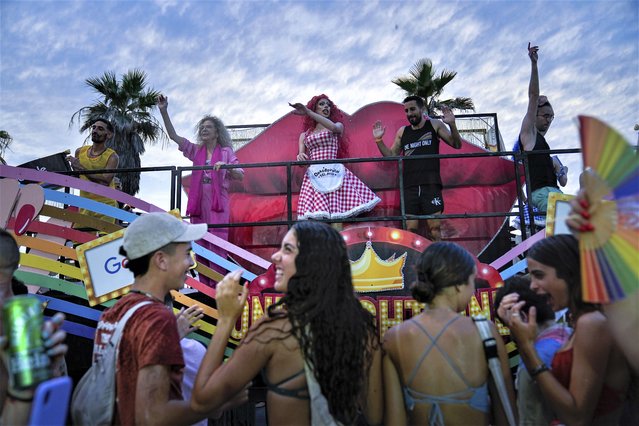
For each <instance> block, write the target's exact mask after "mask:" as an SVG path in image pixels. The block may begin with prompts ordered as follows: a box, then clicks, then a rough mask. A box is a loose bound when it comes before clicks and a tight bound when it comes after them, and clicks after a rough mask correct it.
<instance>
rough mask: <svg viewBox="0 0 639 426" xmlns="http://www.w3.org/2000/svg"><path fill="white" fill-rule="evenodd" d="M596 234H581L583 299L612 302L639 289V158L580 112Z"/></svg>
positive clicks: (584, 179)
mask: <svg viewBox="0 0 639 426" xmlns="http://www.w3.org/2000/svg"><path fill="white" fill-rule="evenodd" d="M579 123H580V134H581V149H582V153H583V159H584V167H585V168H586V170H585V171H584V173H583V175H582V181H581V185H582V187H583V188H584V189H585V191H586V195H587V197H588V200H589V201H590V209H589V213H590V215H591V219H590V221H591V223H592V224H593V225H594V227H595V230H594V231H593V232H583V233H581V234H580V235H579V251H580V257H581V277H582V292H583V299H584V301H587V302H592V303H611V302H615V301H617V300H620V299H623V298H624V297H625V296H626V295H628V294H630V293H633V292H635V291H637V289H638V288H639V157H638V156H637V153H636V152H635V151H634V150H633V149H632V147H631V146H630V144H629V143H628V142H626V141H625V140H624V139H623V137H622V136H621V135H620V134H619V133H617V132H616V131H615V130H614V129H612V128H611V127H609V126H608V125H607V124H605V123H604V122H602V121H599V120H598V119H596V118H594V117H586V116H579Z"/></svg>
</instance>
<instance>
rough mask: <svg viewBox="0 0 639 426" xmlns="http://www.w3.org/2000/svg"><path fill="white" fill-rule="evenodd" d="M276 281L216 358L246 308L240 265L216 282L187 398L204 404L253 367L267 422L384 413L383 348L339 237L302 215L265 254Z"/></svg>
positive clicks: (352, 419) (247, 376)
mask: <svg viewBox="0 0 639 426" xmlns="http://www.w3.org/2000/svg"><path fill="white" fill-rule="evenodd" d="M272 261H273V263H274V265H275V289H276V290H277V291H279V292H282V293H284V296H283V297H282V298H281V299H280V300H279V301H278V302H277V303H275V304H273V305H271V306H269V308H268V311H267V315H266V316H265V317H264V318H263V319H262V320H261V321H260V322H258V323H257V324H255V325H253V326H252V327H251V329H250V330H249V332H248V334H247V336H246V337H245V338H244V340H243V341H242V342H241V343H240V345H239V346H238V347H237V349H236V350H235V351H234V352H233V355H232V357H231V358H230V359H229V360H228V362H226V363H224V364H222V357H223V353H224V348H225V347H226V342H227V340H228V337H229V336H230V333H231V330H232V329H233V326H234V325H235V321H236V320H237V318H238V316H239V315H240V314H241V312H242V309H243V307H244V300H243V297H244V298H245V296H243V297H242V296H238V291H239V290H238V288H239V287H238V285H239V279H240V273H239V272H235V273H231V274H229V275H227V276H226V277H225V278H224V280H223V281H222V282H221V283H220V284H219V285H218V287H217V299H216V300H217V308H218V313H219V317H220V318H219V320H218V323H217V330H216V333H215V335H214V336H213V340H212V341H211V344H210V346H209V349H208V352H207V354H206V356H205V358H204V361H203V363H202V366H201V368H200V371H199V372H198V376H197V378H196V383H195V388H194V390H193V398H192V406H193V408H194V409H195V410H196V411H200V412H209V411H210V410H211V408H213V407H219V406H220V405H221V404H223V403H224V402H225V401H227V400H228V399H230V398H231V397H233V395H235V394H236V393H237V392H239V391H240V390H242V388H243V387H244V386H245V385H246V384H247V383H248V382H249V381H250V380H252V379H253V378H254V377H255V376H256V375H257V374H258V373H260V371H261V372H262V375H263V377H264V380H265V382H266V384H267V386H268V394H267V401H266V402H267V413H268V422H269V424H273V425H284V424H295V425H303V424H311V422H312V424H314V425H317V424H325V425H329V424H354V423H357V422H358V421H361V420H362V419H361V418H360V416H364V417H365V419H366V421H367V422H368V423H371V424H378V423H380V422H381V420H382V410H383V396H382V389H381V387H382V385H381V348H380V345H379V342H378V337H377V331H376V327H375V320H374V318H373V317H372V316H371V314H370V313H369V312H368V311H367V310H366V309H364V308H363V307H362V305H361V304H360V302H359V300H358V299H357V297H356V296H355V293H354V290H353V285H352V281H351V270H350V264H349V261H348V256H347V253H346V245H345V244H344V240H343V239H342V237H341V236H340V234H339V233H338V232H337V231H335V230H334V229H332V228H331V227H329V226H328V225H325V224H322V223H319V222H313V221H304V222H299V223H296V224H295V225H294V226H293V228H292V229H291V230H290V231H289V232H288V233H287V234H286V236H285V237H284V239H283V241H282V245H281V248H280V250H279V251H278V252H276V253H275V254H274V255H273V256H272Z"/></svg>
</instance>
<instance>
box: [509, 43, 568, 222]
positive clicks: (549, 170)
mask: <svg viewBox="0 0 639 426" xmlns="http://www.w3.org/2000/svg"><path fill="white" fill-rule="evenodd" d="M538 51H539V47H538V46H532V47H531V46H530V43H528V56H529V57H530V65H531V71H530V83H529V86H528V109H527V111H526V116H525V117H524V120H523V121H522V123H521V130H520V132H519V142H520V143H521V147H522V148H523V149H524V150H525V151H543V150H549V149H550V146H549V145H548V143H547V142H546V138H545V137H544V136H545V135H546V132H547V131H548V129H549V128H550V124H551V123H552V121H553V119H554V118H555V113H554V111H553V109H552V105H550V102H548V98H547V97H546V96H540V95H539V71H538V69H537V58H538V53H537V52H538ZM528 169H529V173H530V192H531V197H530V203H531V204H532V205H533V206H535V207H537V209H539V210H540V211H544V212H545V211H546V210H547V208H548V194H549V193H551V192H559V193H561V190H560V189H559V186H557V181H559V183H560V184H561V186H566V183H567V181H568V177H567V174H566V173H568V167H566V166H563V165H562V164H561V162H560V161H559V159H558V158H557V157H556V156H554V157H551V156H550V154H536V155H530V156H528Z"/></svg>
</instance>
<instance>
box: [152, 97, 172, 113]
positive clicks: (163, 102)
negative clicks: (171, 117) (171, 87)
mask: <svg viewBox="0 0 639 426" xmlns="http://www.w3.org/2000/svg"><path fill="white" fill-rule="evenodd" d="M155 101H156V103H157V106H158V108H159V109H161V110H162V109H164V110H165V109H167V108H168V107H169V98H168V97H166V96H164V95H160V96H158V97H157V98H156V99H155Z"/></svg>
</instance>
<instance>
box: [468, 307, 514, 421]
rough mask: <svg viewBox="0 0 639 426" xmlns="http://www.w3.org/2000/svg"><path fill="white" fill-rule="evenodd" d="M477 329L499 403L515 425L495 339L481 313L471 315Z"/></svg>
mask: <svg viewBox="0 0 639 426" xmlns="http://www.w3.org/2000/svg"><path fill="white" fill-rule="evenodd" d="M472 318H473V321H474V322H475V325H476V326H477V330H478V331H479V337H481V341H482V343H483V345H484V353H485V354H486V360H488V369H489V370H490V374H491V375H492V377H493V381H494V382H495V387H497V393H498V394H499V399H500V400H501V405H502V407H504V412H505V413H506V418H507V419H508V424H509V425H510V426H516V424H517V423H516V422H515V414H514V413H513V408H512V407H511V405H510V399H509V398H508V392H507V390H506V381H505V380H504V374H503V372H502V371H501V362H500V361H499V354H498V352H497V340H495V336H493V332H492V330H491V329H490V324H489V323H488V320H487V319H486V317H485V316H483V315H475V316H473V317H472Z"/></svg>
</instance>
